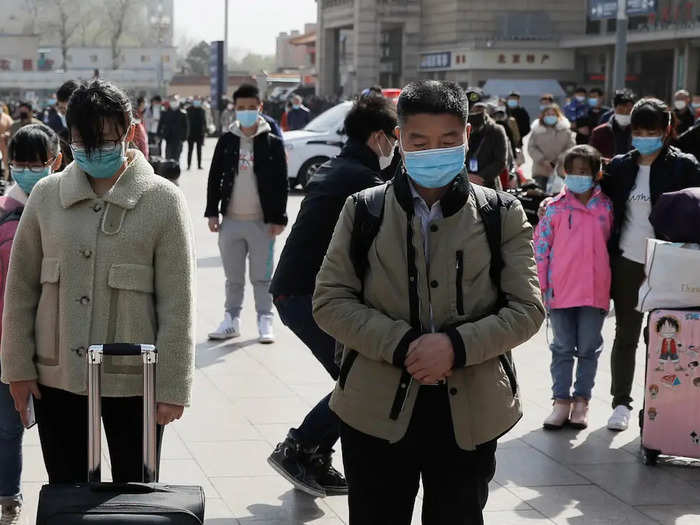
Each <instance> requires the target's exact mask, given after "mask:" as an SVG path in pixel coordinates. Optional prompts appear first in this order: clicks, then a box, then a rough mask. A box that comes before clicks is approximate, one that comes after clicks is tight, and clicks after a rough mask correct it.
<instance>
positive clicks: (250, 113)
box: [236, 109, 258, 128]
mask: <svg viewBox="0 0 700 525" xmlns="http://www.w3.org/2000/svg"><path fill="white" fill-rule="evenodd" d="M236 117H237V118H238V122H240V123H241V127H242V128H250V127H252V126H254V125H255V123H256V122H257V121H258V111H257V110H255V109H242V110H240V111H236Z"/></svg>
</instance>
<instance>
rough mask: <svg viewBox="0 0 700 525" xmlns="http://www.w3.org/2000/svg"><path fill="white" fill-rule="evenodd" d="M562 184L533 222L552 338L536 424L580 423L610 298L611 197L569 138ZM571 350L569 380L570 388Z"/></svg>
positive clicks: (590, 154) (587, 151)
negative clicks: (547, 390) (549, 400)
mask: <svg viewBox="0 0 700 525" xmlns="http://www.w3.org/2000/svg"><path fill="white" fill-rule="evenodd" d="M564 170H565V172H566V179H565V182H566V188H565V189H564V190H563V191H562V193H561V194H560V195H558V196H557V197H556V198H554V199H553V200H552V202H551V203H550V204H549V205H548V206H547V211H546V214H545V217H544V218H543V219H542V221H540V223H539V224H538V225H537V228H536V230H535V258H536V260H537V271H538V274H539V278H540V287H541V288H542V293H543V295H544V297H545V304H546V305H547V309H548V311H549V316H550V320H551V323H552V329H553V331H554V340H553V341H552V344H551V345H550V350H551V351H552V366H551V373H552V382H553V387H552V391H553V394H554V409H553V411H552V413H551V414H550V416H549V417H548V418H547V419H545V421H544V428H546V429H548V430H558V429H560V428H562V427H563V426H564V425H565V424H566V423H567V422H569V424H570V425H571V426H572V427H574V428H586V426H587V425H588V401H589V400H590V399H591V392H592V390H593V385H594V383H595V374H596V370H597V368H598V357H599V356H600V353H601V352H602V350H603V335H602V329H603V322H604V321H605V317H606V314H607V311H608V309H609V306H610V279H611V274H610V260H609V257H608V248H607V242H608V239H609V238H610V231H611V228H612V223H613V213H612V203H611V201H610V199H608V198H607V197H606V196H605V195H604V194H603V193H602V192H601V189H600V186H598V185H597V184H596V179H597V178H598V177H599V175H600V171H601V164H600V153H598V151H597V150H596V149H594V148H592V147H591V146H576V147H574V148H572V149H570V150H569V151H568V152H567V153H566V156H565V159H564ZM574 358H576V359H577V362H578V363H577V366H576V383H575V384H574V395H573V398H572V396H571V383H572V380H573V370H574Z"/></svg>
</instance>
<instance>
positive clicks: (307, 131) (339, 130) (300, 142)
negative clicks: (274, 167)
mask: <svg viewBox="0 0 700 525" xmlns="http://www.w3.org/2000/svg"><path fill="white" fill-rule="evenodd" d="M351 107H352V102H341V103H340V104H338V105H337V106H334V107H332V108H331V109H329V110H327V111H324V112H323V113H321V114H320V115H319V116H318V117H316V118H315V119H313V120H312V121H311V122H309V123H308V124H307V125H306V127H305V128H304V129H299V130H296V131H287V132H285V133H284V147H285V149H286V150H287V171H288V173H289V187H290V188H295V187H296V186H298V185H300V186H301V187H302V188H304V187H305V186H306V183H307V182H309V179H310V178H311V177H312V176H313V174H314V173H316V170H318V168H319V167H320V166H321V165H322V164H323V163H325V162H326V161H327V160H329V159H331V158H333V157H335V156H336V155H338V153H340V149H341V148H342V147H343V144H344V143H345V130H344V129H343V124H344V122H345V116H346V115H347V114H348V112H349V111H350V108H351Z"/></svg>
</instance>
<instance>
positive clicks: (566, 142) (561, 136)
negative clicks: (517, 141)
mask: <svg viewBox="0 0 700 525" xmlns="http://www.w3.org/2000/svg"><path fill="white" fill-rule="evenodd" d="M575 145H576V141H575V136H574V134H573V133H572V131H571V124H570V123H569V121H568V120H566V119H565V118H560V119H559V121H558V122H557V123H556V124H555V125H554V126H545V125H544V124H542V123H541V122H539V121H538V122H536V123H535V124H534V125H533V127H532V132H531V133H530V140H529V142H528V144H527V152H528V153H529V154H530V157H531V158H532V176H533V177H537V176H542V177H549V176H550V175H553V174H554V169H553V168H552V167H551V165H550V164H549V163H550V162H552V163H554V164H555V165H556V164H558V163H559V161H560V157H561V155H562V154H563V153H565V152H566V151H567V150H569V149H571V148H573V147H574V146H575Z"/></svg>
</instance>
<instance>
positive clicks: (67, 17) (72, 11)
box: [37, 0, 81, 70]
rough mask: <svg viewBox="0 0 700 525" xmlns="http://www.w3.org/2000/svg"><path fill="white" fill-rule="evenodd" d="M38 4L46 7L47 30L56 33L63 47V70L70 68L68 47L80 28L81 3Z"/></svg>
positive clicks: (66, 0)
mask: <svg viewBox="0 0 700 525" xmlns="http://www.w3.org/2000/svg"><path fill="white" fill-rule="evenodd" d="M37 4H39V6H41V7H44V6H45V7H46V8H47V10H48V12H47V15H48V16H47V18H46V28H47V29H48V30H49V31H51V32H54V33H55V34H56V36H57V37H58V41H59V43H60V46H61V58H62V61H63V63H62V65H61V68H62V69H64V70H65V69H67V67H68V46H69V45H70V43H71V39H72V38H73V35H74V34H75V32H76V30H77V29H78V26H79V21H80V19H81V13H80V11H81V2H79V1H78V0H38V1H37Z"/></svg>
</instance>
